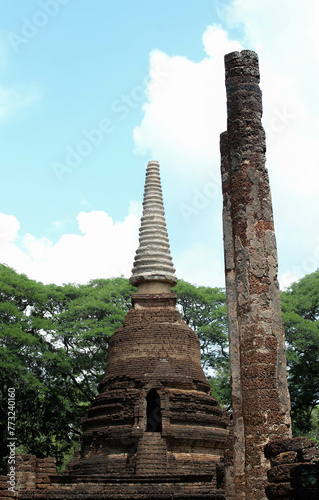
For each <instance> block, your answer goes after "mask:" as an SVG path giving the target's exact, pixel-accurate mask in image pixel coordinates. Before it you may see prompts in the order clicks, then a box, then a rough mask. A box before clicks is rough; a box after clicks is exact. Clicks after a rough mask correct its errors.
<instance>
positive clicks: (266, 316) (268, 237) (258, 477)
mask: <svg viewBox="0 0 319 500" xmlns="http://www.w3.org/2000/svg"><path fill="white" fill-rule="evenodd" d="M225 67H226V92H227V114H228V118H227V132H224V133H223V134H222V135H221V157H222V188H223V199H224V209H223V223H224V246H225V272H226V292H227V305H228V323H229V340H230V362H231V384H232V403H233V454H234V459H233V467H234V471H233V481H234V491H233V492H232V491H231V488H228V491H229V494H228V496H229V498H231V497H232V495H233V497H234V498H236V500H238V499H251V500H257V499H265V498H266V496H265V486H266V482H267V474H266V473H267V469H268V468H269V464H268V461H267V460H266V459H265V457H264V453H263V449H264V446H265V444H267V443H268V442H269V441H271V440H274V439H278V438H280V437H289V436H290V402H289V393H288V387H287V377H286V358H285V345H284V329H283V323H282V318H281V304H280V293H279V286H278V281H277V250H276V241H275V234H274V224H273V214H272V204H271V195H270V187H269V180H268V174H267V170H266V168H265V150H266V146H265V133H264V130H263V127H262V124H261V116H262V98H261V90H260V88H259V68H258V57H257V55H256V54H255V53H254V52H252V51H248V50H244V51H242V52H233V53H231V54H228V55H226V57H225Z"/></svg>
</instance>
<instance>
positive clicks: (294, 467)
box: [265, 437, 319, 500]
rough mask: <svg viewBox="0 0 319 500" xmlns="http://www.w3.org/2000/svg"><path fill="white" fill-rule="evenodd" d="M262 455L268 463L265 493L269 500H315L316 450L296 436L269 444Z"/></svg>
mask: <svg viewBox="0 0 319 500" xmlns="http://www.w3.org/2000/svg"><path fill="white" fill-rule="evenodd" d="M265 455H266V457H267V458H268V459H270V462H271V469H270V470H269V471H268V485H267V487H266V494H267V498H268V499H269V500H290V499H300V500H318V498H319V447H318V443H315V442H311V441H309V439H307V438H303V437H301V438H300V437H297V438H292V439H282V440H280V441H275V442H272V443H269V444H268V445H266V447H265Z"/></svg>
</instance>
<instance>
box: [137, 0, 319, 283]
mask: <svg viewBox="0 0 319 500" xmlns="http://www.w3.org/2000/svg"><path fill="white" fill-rule="evenodd" d="M217 6H219V11H220V16H221V21H222V26H220V25H218V26H217V25H213V26H208V27H207V28H206V30H205V32H204V34H203V48H204V51H205V54H206V57H203V59H202V61H200V62H198V63H195V62H194V61H191V60H189V59H187V58H186V57H176V56H174V57H170V56H169V55H168V54H165V53H163V52H161V51H159V50H156V51H153V52H152V53H151V56H150V75H152V73H154V68H161V70H162V72H163V74H165V73H166V77H165V78H163V79H162V81H161V82H160V83H158V82H156V81H155V80H154V79H152V77H150V83H149V87H148V93H147V97H148V100H147V102H146V103H145V104H144V107H143V109H144V117H143V119H142V121H141V123H140V125H139V126H138V127H136V128H135V130H134V141H135V145H136V151H137V152H138V153H140V154H146V153H149V155H150V156H151V157H155V158H157V159H158V160H159V161H160V163H161V167H162V168H163V169H166V172H165V176H166V175H167V177H168V178H171V179H173V181H171V186H168V187H167V189H166V191H165V192H166V196H167V198H168V199H169V198H173V197H174V199H175V200H176V205H177V206H180V204H181V203H184V204H185V203H186V204H188V205H189V204H190V202H189V199H190V195H189V193H190V192H191V190H192V189H193V190H194V192H195V191H196V192H197V191H199V192H204V191H205V186H206V185H207V183H208V182H209V180H208V179H209V177H208V175H211V174H216V175H219V163H220V160H219V135H220V133H221V132H223V131H224V130H225V128H226V96H225V89H224V80H225V73H224V61H223V56H224V54H226V53H229V52H232V51H234V50H241V48H242V47H241V44H240V43H239V41H234V33H236V36H237V37H238V38H240V41H241V43H242V44H243V45H244V48H245V49H246V48H247V49H251V50H256V51H257V53H258V55H259V61H260V69H261V89H262V92H263V107H264V116H263V124H264V127H265V129H266V131H267V168H268V170H269V174H270V183H271V189H272V195H273V202H274V215H275V223H276V228H277V230H278V231H279V233H278V235H277V236H279V237H278V241H279V245H278V251H279V258H280V259H279V260H280V268H279V270H280V273H281V274H280V276H282V277H283V278H281V279H282V281H283V282H284V284H285V285H287V283H288V277H289V276H290V277H291V279H292V276H296V273H295V272H293V268H294V267H298V269H299V268H300V267H301V268H305V266H303V265H302V263H303V262H305V260H307V259H308V260H309V255H312V254H313V250H312V249H313V248H314V247H315V239H316V237H317V234H318V230H317V228H318V220H319V204H318V195H319V193H318V191H319V188H318V186H319V155H318V146H317V142H318V133H319V126H318V123H319V121H318V116H319V101H318V99H317V81H318V69H319V67H318V62H319V48H318V47H319V34H318V33H319V32H318V24H319V6H318V2H317V1H316V0H308V2H306V3H301V2H300V1H299V0H282V1H281V2H278V1H277V0H233V1H232V2H229V3H227V4H226V3H225V2H217ZM178 176H179V177H178ZM175 179H179V180H178V182H179V188H178V189H176V182H174V181H175ZM187 196H188V198H189V199H188V198H187ZM186 198H187V199H186ZM212 211H213V212H214V213H213V217H215V216H216V214H217V215H218V211H219V212H221V207H220V206H219V205H218V204H217V203H214V205H213V206H212ZM207 213H208V211H206V212H205V211H204V210H203V211H201V212H200V214H199V215H198V216H197V219H196V221H194V223H196V224H198V225H201V226H202V227H204V226H205V223H206V228H207V230H209V231H210V230H212V226H209V219H208V215H207ZM205 217H206V219H205ZM219 217H221V213H219ZM208 228H209V229H208ZM205 231H206V230H205ZM205 231H204V232H203V237H202V240H201V241H199V240H198V244H199V245H200V247H201V253H203V252H204V250H203V249H204V248H205V245H207V243H205V241H206V242H207V236H206V232H205ZM172 235H173V238H174V230H173V233H172ZM187 237H188V236H187V232H186V227H185V245H186V247H187V248H193V247H192V244H193V242H192V241H191V240H190V239H188V240H187ZM215 238H216V239H217V240H221V239H222V234H221V233H218V232H216V234H215ZM216 248H217V247H216ZM212 250H213V251H214V248H213V249H212ZM217 254H218V252H217V250H216V252H215V255H217ZM184 255H185V256H187V251H186V252H185V254H184ZM191 255H192V251H190V258H189V261H188V266H189V267H193V261H192V258H191ZM185 259H186V257H184V258H183V260H184V262H185V265H184V267H181V270H182V274H180V275H181V276H182V277H184V276H186V273H187V265H186V260H185ZM196 260H197V262H199V259H196ZM306 272H307V271H306V269H305V272H304V274H306ZM198 273H199V275H202V274H201V272H200V270H199V268H198ZM203 279H204V275H203ZM193 281H197V282H199V279H195V275H194V278H193ZM214 282H215V283H216V279H215V281H214Z"/></svg>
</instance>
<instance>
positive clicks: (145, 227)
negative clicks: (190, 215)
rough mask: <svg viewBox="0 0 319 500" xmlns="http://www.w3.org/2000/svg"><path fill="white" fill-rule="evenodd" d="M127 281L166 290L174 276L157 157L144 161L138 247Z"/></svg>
mask: <svg viewBox="0 0 319 500" xmlns="http://www.w3.org/2000/svg"><path fill="white" fill-rule="evenodd" d="M130 283H131V284H132V285H134V286H137V287H138V292H143V291H145V292H146V291H147V292H166V291H169V289H170V287H171V286H174V285H176V283H177V278H176V276H175V269H174V266H173V261H172V257H171V252H170V246H169V240H168V234H167V228H166V221H165V213H164V204H163V196H162V186H161V180H160V173H159V164H158V162H157V161H150V162H148V164H147V169H146V179H145V188H144V199H143V215H142V218H141V226H140V234H139V247H138V249H137V251H136V255H135V259H134V264H133V269H132V276H131V277H130Z"/></svg>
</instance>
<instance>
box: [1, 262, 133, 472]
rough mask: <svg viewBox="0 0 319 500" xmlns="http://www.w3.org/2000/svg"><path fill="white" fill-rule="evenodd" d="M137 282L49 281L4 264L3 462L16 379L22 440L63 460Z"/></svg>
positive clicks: (30, 447) (19, 438)
mask: <svg viewBox="0 0 319 500" xmlns="http://www.w3.org/2000/svg"><path fill="white" fill-rule="evenodd" d="M132 290H133V289H132V287H130V285H129V283H128V281H127V280H125V279H124V278H117V279H113V280H93V281H91V282H90V283H89V284H87V285H80V286H74V285H64V286H56V285H47V286H45V285H43V284H42V283H37V282H35V281H33V280H30V279H28V278H27V277H26V276H25V275H19V274H17V273H16V272H15V271H13V270H12V269H10V268H9V267H7V266H3V265H1V266H0V356H1V372H0V407H1V420H0V441H1V443H3V444H2V446H1V448H0V455H1V465H2V470H4V467H5V462H6V460H5V456H6V454H7V447H6V444H7V443H6V438H7V409H8V389H9V388H12V387H14V388H15V395H16V417H17V420H16V437H17V445H18V446H19V445H20V446H23V448H22V450H23V452H28V453H32V454H36V455H37V456H55V457H56V458H57V463H58V465H62V463H63V461H64V457H65V456H66V455H67V454H68V453H70V451H71V450H72V448H73V447H74V446H75V445H76V442H77V441H78V437H79V435H80V420H81V417H82V416H83V414H84V413H85V411H86V409H87V406H88V404H89V403H90V401H91V400H92V398H93V397H94V395H95V394H96V390H97V383H98V382H99V381H100V379H101V378H102V376H103V373H104V370H105V366H106V362H107V346H108V339H109V336H110V335H111V334H112V333H113V331H114V330H115V329H116V328H118V327H119V326H120V325H121V324H122V323H123V320H124V317H125V314H126V312H127V311H128V309H129V307H130V294H131V292H132Z"/></svg>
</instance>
